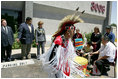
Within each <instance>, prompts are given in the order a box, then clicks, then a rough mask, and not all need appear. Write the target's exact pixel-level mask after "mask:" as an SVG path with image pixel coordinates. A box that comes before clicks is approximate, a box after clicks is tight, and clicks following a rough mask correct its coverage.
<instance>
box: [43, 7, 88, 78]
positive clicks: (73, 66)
mask: <svg viewBox="0 0 118 79" xmlns="http://www.w3.org/2000/svg"><path fill="white" fill-rule="evenodd" d="M77 10H78V8H77V9H76V12H75V13H74V14H73V15H68V16H66V17H64V18H63V19H62V21H61V23H60V25H59V28H58V30H57V32H55V34H54V35H53V42H52V45H51V47H50V49H49V50H48V51H47V52H46V53H44V54H43V55H42V56H41V60H42V63H43V66H45V67H47V69H49V70H50V74H51V73H52V74H55V76H56V77H64V78H65V77H69V78H70V77H85V75H86V74H85V69H86V66H87V63H88V61H87V60H86V59H84V58H82V57H78V56H77V55H76V52H75V48H74V46H73V42H72V37H73V35H74V30H75V26H74V24H75V23H79V22H83V20H82V19H80V18H79V15H77ZM82 13H84V12H82ZM78 60H79V61H78Z"/></svg>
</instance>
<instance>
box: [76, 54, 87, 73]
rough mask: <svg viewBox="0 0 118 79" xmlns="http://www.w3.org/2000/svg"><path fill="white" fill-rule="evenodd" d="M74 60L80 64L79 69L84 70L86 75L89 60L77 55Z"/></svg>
mask: <svg viewBox="0 0 118 79" xmlns="http://www.w3.org/2000/svg"><path fill="white" fill-rule="evenodd" d="M74 61H75V62H76V63H77V64H78V67H77V68H78V69H79V70H82V71H83V73H84V75H86V70H87V65H88V60H87V59H86V58H84V57H80V56H76V57H75V58H74Z"/></svg>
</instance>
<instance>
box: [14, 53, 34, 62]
mask: <svg viewBox="0 0 118 79" xmlns="http://www.w3.org/2000/svg"><path fill="white" fill-rule="evenodd" d="M31 59H36V54H35V53H31ZM14 60H21V54H20V53H18V54H14V55H12V61H14Z"/></svg>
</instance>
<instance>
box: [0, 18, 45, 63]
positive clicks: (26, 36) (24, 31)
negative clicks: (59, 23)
mask: <svg viewBox="0 0 118 79" xmlns="http://www.w3.org/2000/svg"><path fill="white" fill-rule="evenodd" d="M42 25H43V22H42V21H39V22H38V27H37V28H36V29H35V32H34V26H33V25H32V18H30V17H27V18H26V21H25V22H24V23H21V25H20V27H19V28H18V37H17V39H15V40H16V41H17V42H20V43H21V57H22V59H26V58H27V59H30V58H31V54H30V50H31V44H32V42H33V41H36V45H37V59H39V57H40V47H41V49H42V53H44V52H45V49H44V47H45V43H46V37H45V30H44V28H43V26H42ZM34 33H35V34H34ZM35 39H36V40H35ZM13 42H14V35H13V31H12V29H11V27H10V26H7V21H6V20H5V19H2V20H1V49H2V50H1V62H5V61H11V52H12V45H13Z"/></svg>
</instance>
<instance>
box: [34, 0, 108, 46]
mask: <svg viewBox="0 0 118 79" xmlns="http://www.w3.org/2000/svg"><path fill="white" fill-rule="evenodd" d="M96 3H98V4H102V5H104V6H105V7H106V3H107V2H96ZM78 6H79V7H80V9H79V12H81V11H83V10H85V14H83V15H82V16H81V17H80V18H82V19H83V20H84V21H85V23H77V24H75V26H76V27H77V28H79V29H80V32H81V33H85V32H87V33H89V32H93V29H94V27H95V26H98V27H99V28H100V31H101V30H102V24H103V21H104V19H105V17H106V13H104V14H102V13H101V14H100V13H95V12H92V11H91V10H90V7H91V2H88V1H87V2H80V1H79V2H78V1H71V2H70V1H68V2H67V1H66V2H65V1H59V2H57V1H51V2H49V1H46V2H45V1H44V2H43V1H38V2H37V1H34V4H33V12H34V13H33V25H34V26H35V28H36V27H37V23H38V21H40V20H42V21H43V22H44V25H43V26H44V29H45V31H46V38H47V43H46V45H47V46H48V45H49V44H50V41H51V36H52V35H53V34H54V33H55V32H56V31H57V29H58V25H59V23H60V21H61V19H63V18H64V17H65V16H67V15H69V14H73V13H74V11H75V9H76V8H77V7H78ZM105 12H106V11H105Z"/></svg>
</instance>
